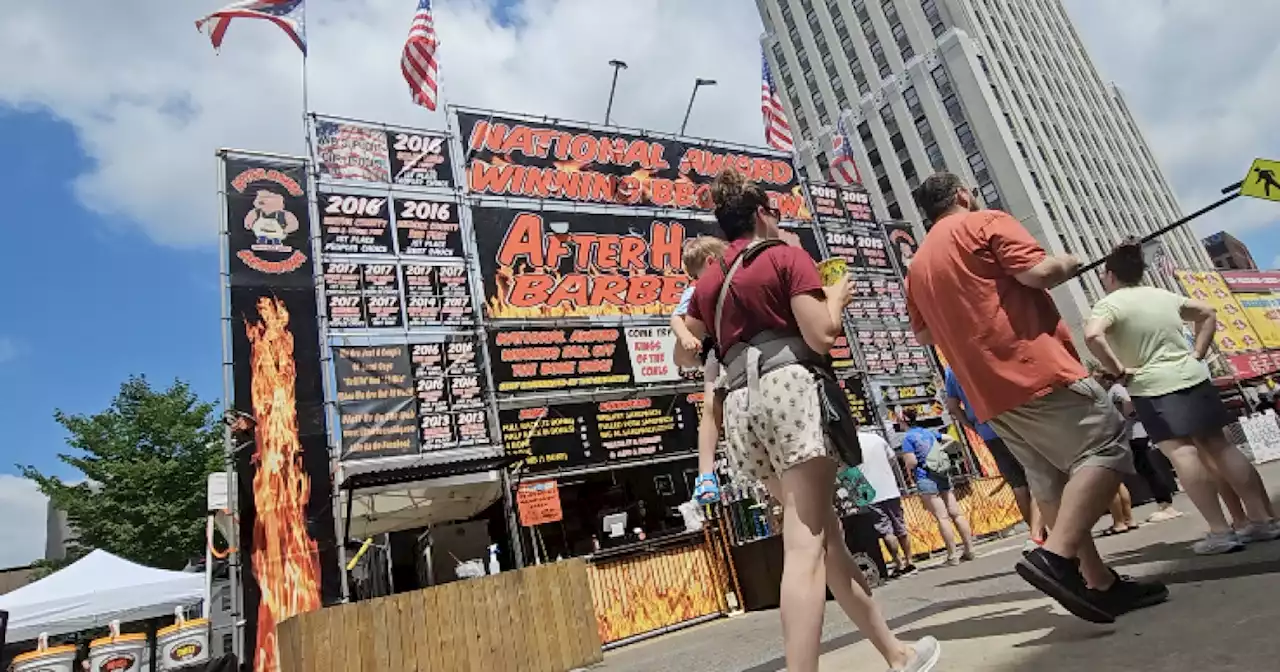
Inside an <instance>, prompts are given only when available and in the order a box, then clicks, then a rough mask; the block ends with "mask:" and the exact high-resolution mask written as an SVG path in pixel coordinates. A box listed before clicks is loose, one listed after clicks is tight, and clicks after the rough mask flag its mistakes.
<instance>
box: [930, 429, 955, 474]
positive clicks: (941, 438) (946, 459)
mask: <svg viewBox="0 0 1280 672" xmlns="http://www.w3.org/2000/svg"><path fill="white" fill-rule="evenodd" d="M955 441H956V440H955V439H953V438H951V437H949V436H946V435H937V437H936V438H935V439H934V441H933V447H932V448H930V449H929V454H928V455H927V456H925V458H924V468H925V469H926V470H928V471H931V472H933V473H935V474H949V473H951V468H952V466H953V465H952V464H951V454H950V453H948V452H947V448H948V447H950V446H951V444H953V443H955Z"/></svg>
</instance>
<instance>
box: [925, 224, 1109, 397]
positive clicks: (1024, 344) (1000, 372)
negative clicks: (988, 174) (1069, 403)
mask: <svg viewBox="0 0 1280 672" xmlns="http://www.w3.org/2000/svg"><path fill="white" fill-rule="evenodd" d="M1046 256H1047V255H1046V254H1045V251H1044V249H1043V248H1041V247H1040V244H1039V243H1038V242H1036V240H1035V238H1033V237H1032V236H1031V234H1030V233H1028V232H1027V230H1026V229H1025V228H1024V227H1023V226H1022V224H1020V223H1019V222H1018V220H1016V219H1014V218H1013V217H1011V216H1009V215H1008V214H1006V213H1003V212H999V211H996V210H983V211H980V212H972V213H965V214H961V215H953V216H950V217H944V218H943V219H942V220H940V221H938V222H937V223H936V224H935V225H934V227H933V229H931V230H930V231H929V234H928V235H927V236H925V239H924V243H923V244H922V245H921V246H920V250H919V251H918V252H916V256H915V258H914V259H913V260H912V261H911V266H910V269H909V271H908V273H907V310H908V312H910V314H911V326H912V328H913V329H915V330H916V331H922V330H924V329H928V330H929V332H930V334H931V335H932V336H933V341H934V343H935V344H936V345H937V346H938V348H939V349H940V350H941V351H942V354H943V356H945V357H946V358H947V361H948V362H949V363H950V364H951V368H952V370H953V371H955V374H956V378H958V379H959V381H960V385H961V387H963V388H964V391H965V393H966V395H967V397H968V399H969V401H970V402H971V403H972V405H973V411H974V414H975V415H976V416H977V417H978V420H979V421H981V422H986V421H988V420H990V419H991V418H994V417H995V416H997V415H1000V414H1001V413H1004V412H1005V411H1008V410H1011V409H1014V408H1017V407H1018V406H1021V405H1023V404H1025V403H1027V402H1028V401H1031V400H1033V399H1037V398H1039V397H1041V396H1044V395H1045V394H1048V393H1049V392H1050V391H1052V390H1053V388H1055V387H1061V386H1065V385H1068V384H1070V383H1073V382H1075V381H1077V380H1080V379H1082V378H1084V377H1085V376H1086V375H1087V373H1086V372H1085V370H1084V366H1083V365H1081V364H1080V359H1079V357H1078V356H1077V354H1076V350H1075V346H1074V345H1073V344H1072V342H1071V332H1070V331H1069V330H1068V329H1067V325H1066V323H1064V322H1063V321H1062V315H1060V314H1059V313H1058V309H1057V307H1056V306H1054V305H1053V299H1052V298H1050V296H1049V292H1047V291H1045V290H1042V289H1032V288H1030V287H1027V286H1026V285H1023V284H1022V283H1020V282H1018V280H1017V279H1016V278H1015V277H1014V276H1015V275H1017V274H1019V273H1023V272H1025V271H1028V270H1030V269H1032V268H1034V267H1035V266H1036V265H1038V264H1039V263H1040V262H1042V261H1044V260H1045V258H1046Z"/></svg>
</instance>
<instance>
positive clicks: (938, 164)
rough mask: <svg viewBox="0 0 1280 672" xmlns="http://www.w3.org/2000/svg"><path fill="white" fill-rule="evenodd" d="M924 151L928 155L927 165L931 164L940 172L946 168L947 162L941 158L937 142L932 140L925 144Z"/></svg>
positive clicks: (940, 149)
mask: <svg viewBox="0 0 1280 672" xmlns="http://www.w3.org/2000/svg"><path fill="white" fill-rule="evenodd" d="M924 153H925V155H926V156H928V157H929V165H930V166H933V169H934V171H936V172H939V173H941V172H943V171H945V170H946V169H947V162H946V160H945V159H943V158H942V148H941V147H939V146H938V143H936V142H934V143H931V144H929V145H928V146H926V147H925V148H924Z"/></svg>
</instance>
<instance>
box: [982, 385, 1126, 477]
mask: <svg viewBox="0 0 1280 672" xmlns="http://www.w3.org/2000/svg"><path fill="white" fill-rule="evenodd" d="M990 425H991V427H992V428H993V429H995V430H996V434H999V435H1000V438H1002V439H1004V442H1005V443H1006V444H1007V445H1008V446H1009V450H1010V451H1011V452H1012V453H1013V456H1014V457H1016V458H1018V461H1019V462H1021V463H1022V466H1023V467H1024V468H1026V471H1027V483H1028V484H1029V485H1030V486H1031V493H1032V494H1033V495H1034V496H1035V498H1036V499H1038V500H1040V501H1043V502H1056V501H1058V500H1059V499H1061V498H1062V488H1063V487H1064V486H1066V484H1067V479H1068V478H1070V475H1071V474H1074V473H1075V472H1076V471H1077V470H1079V469H1082V468H1084V467H1104V468H1106V469H1111V470H1113V471H1118V472H1120V473H1122V474H1132V473H1134V469H1133V452H1132V450H1131V449H1130V448H1129V444H1128V442H1127V441H1126V440H1125V432H1124V416H1122V415H1121V414H1120V411H1119V409H1117V408H1116V407H1115V405H1114V404H1112V402H1111V396H1110V395H1109V394H1107V391H1106V390H1105V389H1103V387H1102V385H1100V384H1098V383H1097V382H1096V381H1094V380H1093V379H1092V378H1085V379H1084V380H1080V381H1076V382H1074V383H1072V384H1071V385H1068V386H1067V387H1060V388H1057V389H1055V390H1054V391H1053V392H1050V393H1049V394H1048V395H1046V396H1043V397H1040V398H1039V399H1033V400H1031V401H1029V402H1027V403H1025V404H1023V405H1021V406H1019V407H1017V408H1015V409H1013V410H1011V411H1006V412H1004V413H1001V414H1000V415H999V416H996V417H995V418H993V419H992V420H991V422H990Z"/></svg>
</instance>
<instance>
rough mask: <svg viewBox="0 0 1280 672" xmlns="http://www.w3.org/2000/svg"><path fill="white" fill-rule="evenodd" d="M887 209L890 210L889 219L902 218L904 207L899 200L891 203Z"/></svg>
mask: <svg viewBox="0 0 1280 672" xmlns="http://www.w3.org/2000/svg"><path fill="white" fill-rule="evenodd" d="M887 210H888V211H889V219H902V208H901V207H900V206H899V205H898V202H897V201H894V202H893V203H890V204H889V207H888V208H887Z"/></svg>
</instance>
